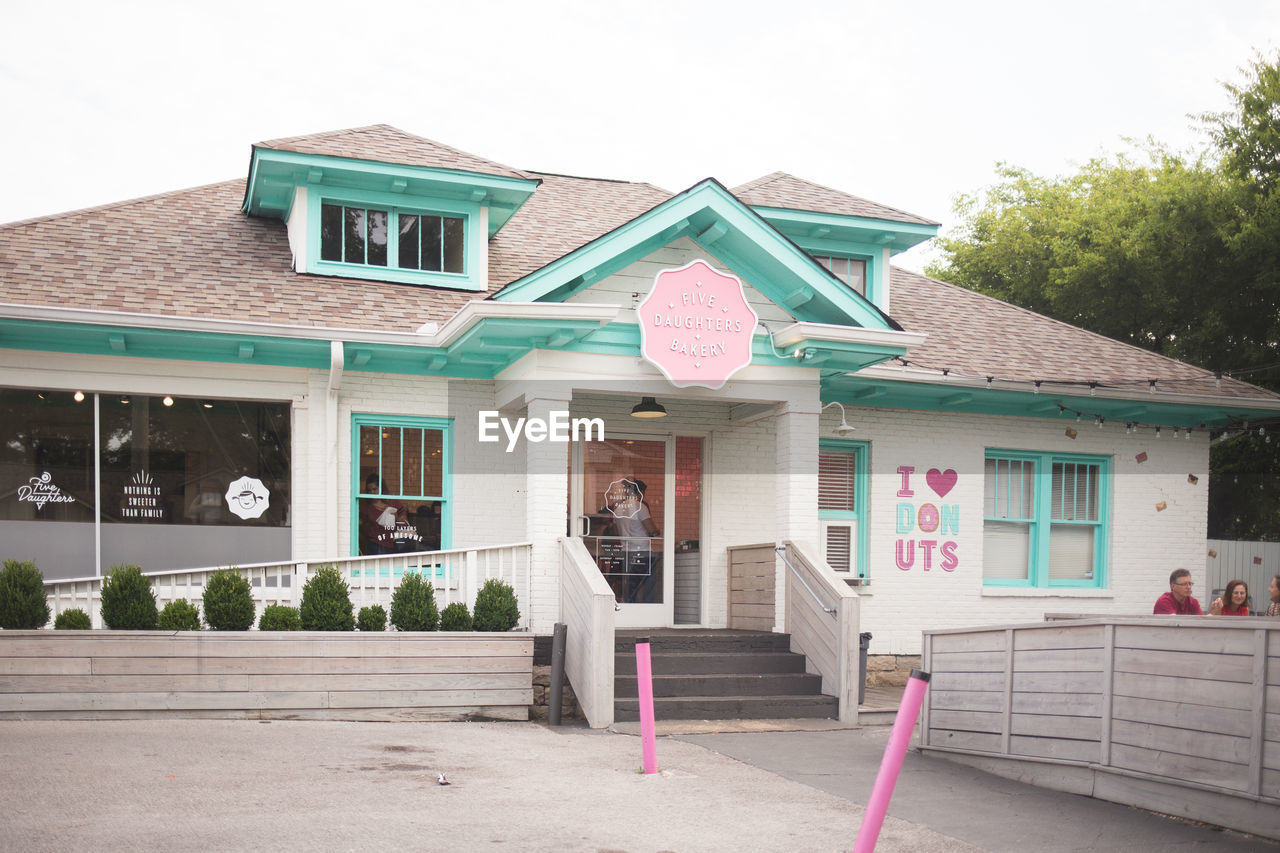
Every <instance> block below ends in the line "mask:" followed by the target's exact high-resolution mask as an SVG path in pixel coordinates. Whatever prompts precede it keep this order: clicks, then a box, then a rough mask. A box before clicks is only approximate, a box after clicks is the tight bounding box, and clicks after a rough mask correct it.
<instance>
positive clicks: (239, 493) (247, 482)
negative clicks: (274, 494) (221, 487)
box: [226, 477, 271, 519]
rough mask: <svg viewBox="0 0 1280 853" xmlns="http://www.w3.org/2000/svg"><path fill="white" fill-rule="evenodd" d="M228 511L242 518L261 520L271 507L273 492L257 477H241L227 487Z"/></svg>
mask: <svg viewBox="0 0 1280 853" xmlns="http://www.w3.org/2000/svg"><path fill="white" fill-rule="evenodd" d="M226 498H227V509H229V510H231V511H232V512H233V513H235V514H236V515H237V516H239V517H240V518H245V519H248V518H259V517H261V515H262V514H263V513H264V512H266V511H267V507H268V506H270V505H271V500H270V498H271V492H269V491H268V490H267V487H266V486H264V485H262V481H261V480H259V479H257V478H256V477H241V478H240V479H239V480H233V481H232V482H231V485H229V486H227V494H226Z"/></svg>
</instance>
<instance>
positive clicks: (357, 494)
mask: <svg viewBox="0 0 1280 853" xmlns="http://www.w3.org/2000/svg"><path fill="white" fill-rule="evenodd" d="M363 426H376V427H401V428H408V429H421V430H438V431H440V432H441V433H442V435H441V438H440V453H441V456H442V457H443V462H442V464H441V468H440V494H438V495H429V494H410V493H407V492H405V490H404V488H403V487H402V488H401V490H400V491H399V492H397V493H393V494H385V495H375V494H373V493H370V492H365V491H362V489H363V486H364V484H363V483H362V482H361V480H360V428H361V427H363ZM401 440H402V441H403V433H401ZM378 470H382V457H381V452H380V453H379V458H378ZM419 488H421V482H420V483H419ZM375 497H391V498H403V499H405V500H424V501H439V502H440V505H441V509H440V550H442V551H447V550H448V549H449V548H451V547H453V419H452V418H418V417H410V416H406V415H376V414H370V413H366V412H360V413H353V414H352V415H351V503H350V516H351V519H350V536H351V539H350V546H349V550H350V551H351V554H352V556H357V555H358V554H359V551H360V545H359V541H360V499H361V498H375Z"/></svg>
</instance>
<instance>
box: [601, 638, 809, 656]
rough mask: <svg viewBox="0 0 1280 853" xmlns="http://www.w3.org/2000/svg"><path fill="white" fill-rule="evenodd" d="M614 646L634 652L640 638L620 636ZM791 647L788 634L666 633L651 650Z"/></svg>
mask: <svg viewBox="0 0 1280 853" xmlns="http://www.w3.org/2000/svg"><path fill="white" fill-rule="evenodd" d="M613 649H614V651H615V652H617V653H618V654H623V653H627V654H631V655H634V654H635V651H636V641H635V639H634V638H632V637H618V638H616V639H615V640H614V644H613ZM790 650H791V638H790V637H789V636H788V635H786V634H747V635H744V636H717V635H714V634H694V635H690V636H687V637H684V636H670V635H664V636H661V637H654V638H653V639H652V640H651V641H650V642H649V651H650V653H651V654H654V655H659V654H663V653H665V652H706V653H719V654H733V653H746V652H787V651H790Z"/></svg>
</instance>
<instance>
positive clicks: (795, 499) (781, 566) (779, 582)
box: [773, 400, 818, 631]
mask: <svg viewBox="0 0 1280 853" xmlns="http://www.w3.org/2000/svg"><path fill="white" fill-rule="evenodd" d="M775 436H776V440H775V447H776V466H775V476H774V487H775V489H776V490H777V493H776V500H775V509H774V513H775V516H776V519H775V529H776V530H777V538H778V541H779V542H784V541H787V540H790V541H792V542H796V543H798V544H802V545H805V546H808V547H809V548H810V549H811V548H816V547H817V545H818V404H817V401H816V400H815V401H814V402H813V404H812V405H810V404H807V403H804V404H800V403H786V404H783V406H782V407H781V408H780V410H779V412H778V416H777V418H776V419H775ZM788 572H789V569H787V565H786V563H784V562H782V560H781V559H779V560H778V561H777V571H776V573H775V575H774V626H773V630H775V631H784V630H786V628H785V626H786V596H787V593H786V589H787V574H788Z"/></svg>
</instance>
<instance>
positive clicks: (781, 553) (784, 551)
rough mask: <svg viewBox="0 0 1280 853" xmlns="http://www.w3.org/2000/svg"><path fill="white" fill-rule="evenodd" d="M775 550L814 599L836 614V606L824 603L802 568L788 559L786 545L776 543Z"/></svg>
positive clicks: (826, 609)
mask: <svg viewBox="0 0 1280 853" xmlns="http://www.w3.org/2000/svg"><path fill="white" fill-rule="evenodd" d="M773 550H774V551H777V552H778V556H779V557H781V558H782V562H784V563H786V564H787V568H788V569H790V570H791V574H793V575H795V576H796V580H798V581H800V584H801V585H802V586H803V587H804V588H805V589H806V590H807V591H808V593H809V595H811V596H813V600H814V601H816V602H818V606H819V607H821V608H822V609H823V611H824V612H826V613H830V614H831V615H832V616H835V615H836V609H835V608H834V607H828V606H827V605H825V604H823V603H822V599H821V598H819V597H818V594H817V593H816V592H814V591H813V587H811V586H809V582H808V581H806V580H805V579H804V576H803V575H801V574H800V570H799V569H797V568H796V567H795V566H793V565H791V561H790V560H788V559H787V548H786V546H785V545H776V546H774V549H773Z"/></svg>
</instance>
